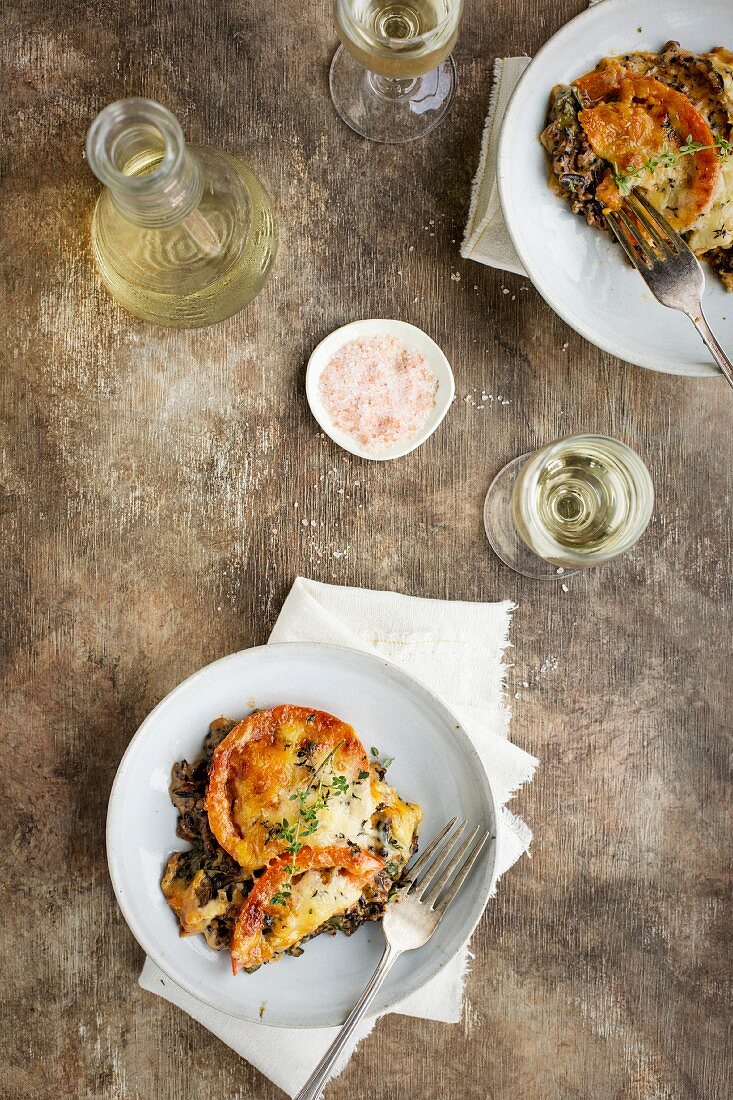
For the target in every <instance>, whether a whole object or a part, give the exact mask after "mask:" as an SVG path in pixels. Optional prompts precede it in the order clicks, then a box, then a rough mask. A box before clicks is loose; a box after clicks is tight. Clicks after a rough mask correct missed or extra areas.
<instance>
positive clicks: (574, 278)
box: [497, 0, 733, 377]
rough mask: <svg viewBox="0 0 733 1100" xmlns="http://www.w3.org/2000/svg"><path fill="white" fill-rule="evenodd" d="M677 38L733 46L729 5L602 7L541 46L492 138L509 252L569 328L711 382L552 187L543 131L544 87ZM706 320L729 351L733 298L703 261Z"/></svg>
mask: <svg viewBox="0 0 733 1100" xmlns="http://www.w3.org/2000/svg"><path fill="white" fill-rule="evenodd" d="M671 38H674V39H676V40H677V41H678V42H680V43H681V44H682V46H683V47H685V48H686V49H690V50H694V51H696V52H703V51H706V50H709V49H711V48H712V47H713V46H727V47H729V48H730V49H733V3H732V2H731V0H695V2H692V3H691V2H690V0H602V2H601V3H600V4H597V5H596V6H595V7H592V8H589V9H588V11H585V12H583V13H582V14H581V15H578V16H576V18H575V19H573V20H572V21H571V22H570V23H568V24H567V26H565V27H563V28H562V30H560V31H558V33H557V34H556V35H555V36H554V37H553V38H551V39H550V41H549V42H548V43H547V44H546V45H545V46H543V48H542V49H541V50H540V51H539V53H538V54H537V56H536V57H535V58H534V60H533V61H532V62H531V64H530V65H529V66H528V68H527V70H526V72H525V73H524V75H523V77H522V79H521V80H520V82H519V84H518V85H517V88H516V90H515V92H514V95H513V97H512V99H511V102H510V104H509V107H508V109H507V112H506V116H505V119H504V124H503V127H502V132H501V137H500V141H499V153H498V167H497V172H498V180H499V193H500V196H501V205H502V209H503V211H504V217H505V219H506V223H507V226H508V229H509V232H510V234H511V237H512V240H513V242H514V246H515V248H516V250H517V253H518V254H519V257H520V259H521V261H522V264H523V265H524V268H525V270H526V271H527V274H528V275H529V277H530V279H531V280H532V282H533V283H534V285H535V287H536V288H537V290H538V291H539V292H540V294H541V295H542V297H543V298H544V299H545V301H547V302H548V303H549V305H551V306H552V308H553V309H554V310H555V311H556V313H559V314H560V316H561V317H562V318H563V320H565V321H567V323H568V324H569V325H571V326H572V327H573V328H574V329H575V330H576V332H579V333H580V334H581V336H584V337H585V338H586V339H587V340H590V341H591V343H593V344H596V345H597V346H598V347H599V348H603V349H604V351H609V352H611V354H613V355H617V356H618V357H619V358H620V359H625V360H627V361H628V362H629V363H637V364H638V365H639V366H640V367H649V368H651V369H652V370H659V371H665V372H666V373H668V374H695V375H717V376H718V377H721V376H720V374H719V371H718V369H717V367H716V366H715V365H714V364H713V362H712V360H711V359H710V357H709V356H708V354H707V352H706V351H705V348H704V346H703V344H702V341H701V340H700V337H699V336H698V335H697V333H696V332H695V330H694V328H693V327H692V325H691V323H690V322H689V321H688V320H687V318H686V317H684V316H683V314H681V313H677V312H675V311H674V310H671V309H667V308H665V307H664V306H662V305H660V304H659V303H658V302H657V301H656V299H655V298H654V297H653V296H652V294H651V292H650V291H649V290H647V287H646V284H645V283H644V282H643V280H642V278H641V276H640V275H639V274H638V273H637V272H636V271H634V270H633V268H632V267H631V266H630V265H629V264H627V263H626V262H625V260H624V258H623V256H622V253H621V250H620V248H618V246H616V245H615V244H613V243H612V241H611V237H610V235H609V234H607V233H601V232H599V231H598V230H597V229H591V228H590V226H588V225H586V222H585V219H584V218H581V217H579V216H578V215H575V214H573V213H572V211H571V210H570V207H569V206H568V205H567V203H566V202H565V201H563V199H562V198H560V197H559V196H557V195H555V194H554V193H553V192H552V191H551V190H550V188H549V187H548V184H547V180H548V175H549V168H548V164H547V160H546V157H545V152H544V149H543V148H542V146H541V145H540V140H539V135H540V133H541V132H542V130H543V129H544V125H545V118H546V114H547V105H548V101H549V96H550V92H551V90H552V87H553V85H555V84H559V83H562V84H568V83H570V82H571V81H572V80H573V79H575V78H577V77H578V76H581V75H582V74H583V73H585V72H587V71H588V70H589V69H593V68H595V66H596V64H597V63H598V61H600V59H601V58H602V57H604V56H605V57H608V56H614V55H616V54H622V53H627V52H630V51H636V50H657V49H659V48H660V47H661V46H662V45H664V43H665V42H667V41H668V40H669V39H671ZM702 266H703V269H704V270H705V277H706V282H707V290H706V293H705V299H704V305H705V312H706V314H707V317H708V320H709V321H710V324H711V325H712V327H713V329H714V330H715V332H716V335H717V336H718V339H719V340H720V342H721V343H722V344H723V347H725V348H727V349H728V351H729V352H730V351H732V350H733V294H730V293H728V292H726V290H725V289H724V288H723V286H722V284H721V283H720V281H719V280H718V278H717V276H716V275H714V273H713V272H712V270H711V269H710V268H708V266H707V265H706V264H705V263H704V262H703V265H702Z"/></svg>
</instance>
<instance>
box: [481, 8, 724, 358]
mask: <svg viewBox="0 0 733 1100" xmlns="http://www.w3.org/2000/svg"><path fill="white" fill-rule="evenodd" d="M654 2H656V3H657V4H661V3H662V0H654ZM708 2H709V0H708ZM713 2H715V6H716V7H724V5H723V4H722V3H720V2H716V0H713ZM638 7H639V0H603V2H602V3H596V4H592V5H591V6H590V7H588V8H586V9H585V10H583V11H581V12H579V13H578V14H577V15H576V16H574V17H573V18H572V19H570V20H569V21H568V22H567V23H565V24H563V26H562V27H560V28H559V29H558V30H557V31H556V32H555V33H554V34H553V35H552V36H551V37H550V38H548V40H547V42H545V43H544V45H543V46H541V47H540V49H539V50H538V51H537V53H536V54H535V55H534V56H533V57H532V59H531V60H530V62H529V64H528V65H527V68H526V69H525V71H524V72H523V73H522V75H521V77H520V78H519V80H518V81H517V86H516V88H515V89H514V91H513V92H512V94H511V96H510V98H509V103H508V104H507V108H506V112H505V114H504V119H503V121H502V124H501V128H500V131H499V143H498V148H497V160H496V179H497V185H498V188H499V201H500V204H501V209H502V214H503V217H504V221H505V223H506V227H507V230H508V232H509V236H510V238H511V241H512V244H513V245H514V248H515V251H516V253H517V255H518V256H519V259H520V260H521V263H522V266H523V267H524V268H525V270H526V272H527V277H528V278H529V280H530V282H531V283H532V285H533V286H534V288H535V290H536V291H537V292H538V293H539V294H540V295H541V297H542V298H544V300H545V301H546V302H547V304H548V305H549V306H550V308H551V309H552V310H553V311H554V312H555V313H556V314H557V315H558V316H559V317H560V318H561V319H562V320H563V321H565V323H566V324H567V325H569V326H570V328H572V329H573V330H574V331H575V332H577V333H578V335H580V336H582V337H583V339H585V340H587V341H588V342H589V343H590V344H593V345H595V347H597V348H600V349H601V351H605V352H608V353H609V354H610V355H613V356H614V357H615V358H616V359H620V360H621V362H624V363H631V364H632V365H634V366H637V367H643V368H644V369H646V370H652V371H656V372H657V373H658V374H667V375H670V376H673V377H674V376H676V377H679V378H717V379H722V378H723V375H722V372H721V371H719V370H718V369H717V367H716V366H715V365H714V364H713V363H710V364H707V363H704V362H701V363H700V365H699V366H698V367H693V366H692V365H690V364H684V366H683V367H681V368H678V369H676V370H672V369H670V366H669V364H670V360H669V358H668V357H654V356H647V355H643V354H641V353H633V351H632V352H631V354H629V355H626V354H625V351H624V354H623V355H622V354H620V349H619V347H618V345H615V344H614V343H613V340H612V338H607V337H606V336H605V335H603V334H601V333H599V332H598V330H597V329H595V328H593V327H592V326H590V325H586V324H585V323H584V321H583V318H582V315H581V314H579V313H575V312H573V311H572V310H571V309H570V307H569V306H566V305H565V303H564V302H563V301H562V300H560V299H559V298H556V297H555V296H554V294H553V292H552V287H551V282H550V280H549V279H545V278H544V276H543V275H542V274H540V273H538V270H537V267H536V265H535V264H534V257H533V253H532V252H531V250H530V249H529V248H524V247H523V244H522V243H520V240H519V236H518V231H517V230H516V228H515V225H514V223H513V221H512V219H511V217H508V216H507V210H509V211H511V210H512V206H511V200H510V198H509V195H510V188H509V181H510V171H509V169H508V167H507V165H508V163H509V154H508V150H509V148H510V133H509V131H510V127H509V125H508V123H509V122H510V119H511V116H512V114H513V112H515V111H516V110H517V109H518V108H517V104H519V103H520V102H521V94H522V92H523V89H524V86H525V85H526V84H529V77H530V74H531V73H532V69H533V68H535V70H536V69H537V68H539V62H540V61H542V60H543V59H544V56H545V55H546V54H550V53H551V52H552V49H553V48H554V47H555V46H556V45H557V43H558V41H563V40H565V39H570V40H572V38H573V36H574V34H575V32H576V31H577V29H578V27H579V26H581V27H582V26H584V25H585V23H588V24H590V25H592V24H593V22H594V21H595V20H599V19H601V18H604V16H603V15H602V13H603V12H605V13H606V14H607V13H608V12H609V10H618V11H620V12H623V13H624V14H625V13H626V11H632V12H638ZM636 18H637V19H638V18H639V16H638V15H637V16H636ZM599 56H600V55H599ZM548 95H549V90H548Z"/></svg>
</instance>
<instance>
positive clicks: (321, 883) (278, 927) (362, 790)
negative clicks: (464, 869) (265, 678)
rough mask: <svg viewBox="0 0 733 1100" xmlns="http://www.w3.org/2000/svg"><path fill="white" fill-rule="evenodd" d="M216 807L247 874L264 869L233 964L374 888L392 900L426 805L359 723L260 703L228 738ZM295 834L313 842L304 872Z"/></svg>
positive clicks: (216, 774)
mask: <svg viewBox="0 0 733 1100" xmlns="http://www.w3.org/2000/svg"><path fill="white" fill-rule="evenodd" d="M206 808H207V812H208V817H209V824H210V826H211V830H212V832H213V833H214V836H215V837H216V839H217V840H218V842H219V844H221V846H222V847H223V848H224V849H225V850H226V851H227V852H228V853H229V855H230V856H232V858H233V859H235V860H237V862H238V863H239V864H240V865H241V867H242V868H243V872H244V874H245V875H246V876H251V875H253V874H254V873H255V872H258V871H261V870H262V869H263V868H266V870H265V872H264V874H262V875H261V876H260V877H259V878H257V879H256V882H255V885H254V887H253V888H252V890H251V892H250V894H249V895H248V897H247V899H246V901H245V903H244V905H243V906H242V909H241V911H240V914H239V916H238V918H237V922H236V925H235V931H234V935H233V938H232V960H233V966H234V970H235V973H236V971H237V970H238V969H241V968H245V969H248V970H249V969H252V968H253V967H256V966H259V965H261V964H262V963H263V962H268V961H270V959H272V958H274V957H277V955H279V954H282V952H283V951H287V950H289V949H290V948H292V947H294V946H295V945H296V944H297V943H299V942H300V941H301V940H302V939H305V938H306V937H308V936H310V935H313V934H314V933H315V932H316V931H318V930H319V929H320V928H321V927H322V926H323V925H324V924H325V923H326V922H327V921H328V920H329V919H331V918H332V917H334V916H340V915H342V914H343V913H345V912H347V910H349V909H352V908H353V907H354V906H355V905H356V904H357V903H358V902H359V900H360V898H361V897H362V896H363V895H365V892H366V896H367V898H368V900H370V901H371V900H379V901H383V900H386V889H387V888H388V885H389V882H390V881H391V880H393V879H396V878H398V877H399V875H400V873H401V871H402V869H403V868H404V866H405V865H406V863H407V861H408V860H409V858H410V855H411V854H412V851H413V849H414V845H415V837H416V833H417V829H418V826H419V824H420V821H421V819H422V810H421V809H420V807H419V806H417V805H416V804H414V803H410V802H405V801H403V799H401V798H400V797H399V795H398V794H397V792H396V791H395V789H394V787H392V786H390V784H389V783H387V782H386V781H385V780H384V778H383V775H382V769H381V768H380V767H379V765H378V764H377V763H376V762H375V761H370V759H369V758H368V757H367V755H366V753H365V751H364V747H363V745H362V744H361V742H360V741H359V739H358V737H357V736H356V734H355V733H354V730H353V729H352V727H351V726H348V725H347V724H346V723H345V722H341V721H340V720H339V719H338V718H334V717H333V715H330V714H326V713H324V712H322V711H313V710H308V709H306V708H303V707H295V706H281V707H275V708H273V709H272V710H269V711H256V712H255V713H254V714H251V715H250V716H249V717H248V718H245V719H244V721H243V722H240V723H239V725H238V726H235V728H234V729H233V730H231V732H230V733H229V734H228V735H227V736H226V737H225V738H224V740H223V741H222V742H221V744H220V745H219V746H218V748H217V749H216V751H215V752H214V756H213V760H212V767H211V772H210V776H209V785H208V790H207V796H206ZM291 839H293V840H295V841H296V842H297V843H299V844H301V845H303V846H304V847H303V849H302V851H300V853H299V855H298V860H297V862H298V873H297V874H296V873H293V871H292V870H290V871H288V872H287V873H286V870H285V869H286V868H291V867H292V856H291V855H290V854H288V852H289V850H290V849H289V843H290V840H291ZM383 868H384V875H383V876H382V878H380V881H379V883H377V884H376V885H375V882H376V879H375V876H377V875H379V873H380V872H381V871H382V869H383ZM282 881H286V882H287V889H286V890H285V891H284V892H281V891H280V886H279V885H278V884H279V883H281V882H282ZM385 884H386V885H385ZM280 893H282V896H279V900H278V901H277V902H276V903H273V902H272V899H273V897H274V896H275V895H279V894H280Z"/></svg>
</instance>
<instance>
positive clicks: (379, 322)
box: [305, 317, 455, 462]
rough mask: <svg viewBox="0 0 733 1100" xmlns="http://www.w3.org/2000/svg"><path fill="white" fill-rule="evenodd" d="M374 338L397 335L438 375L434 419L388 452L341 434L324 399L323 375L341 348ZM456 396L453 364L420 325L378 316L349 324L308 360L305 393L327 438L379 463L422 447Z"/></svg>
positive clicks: (321, 345)
mask: <svg viewBox="0 0 733 1100" xmlns="http://www.w3.org/2000/svg"><path fill="white" fill-rule="evenodd" d="M374 336H393V337H394V338H395V340H401V341H402V343H403V344H404V345H405V347H406V348H408V350H409V351H416V352H418V353H419V354H420V355H422V356H423V358H424V359H425V362H426V363H427V364H428V366H429V367H430V370H431V371H432V372H433V374H434V375H435V379H436V381H437V383H438V385H437V388H436V390H435V404H434V406H433V408H432V410H431V413H430V416H429V417H428V419H427V420H426V421H425V427H424V428H423V430H422V431H421V432H420V433H419V434H418V435H416V436H413V437H412V439H409V440H408V441H407V442H406V443H398V444H397V445H396V446H394V447H390V448H389V449H387V450H385V451H379V452H375V451H365V450H364V448H363V447H362V446H361V445H360V444H359V443H357V441H356V440H355V439H354V438H353V437H352V436H350V435H347V434H346V432H342V431H339V429H338V428H336V427H335V426H334V423H333V421H332V419H331V416H330V413H329V412H328V410H327V409H326V407H325V405H324V403H323V399H322V397H321V387H320V385H319V382H320V379H321V372H322V371H323V368H324V367H325V366H326V363H328V361H329V359H331V358H332V357H333V356H334V355H335V354H336V352H337V351H338V350H339V348H342V347H343V346H344V344H348V343H349V341H350V340H368V339H370V338H371V337H374ZM454 393H455V381H454V379H453V371H452V370H451V366H450V363H449V362H448V360H447V359H446V357H445V355H444V354H443V352H442V351H441V349H440V348H439V347H438V345H437V344H436V343H435V340H433V339H431V337H430V336H428V334H427V332H423V330H422V329H421V328H418V327H417V326H416V325H410V324H408V323H407V321H390V320H387V319H381V318H377V317H371V318H369V319H367V320H364V321H351V322H350V324H348V325H342V326H341V328H337V329H334V331H333V332H331V333H329V334H328V336H326V338H325V339H324V340H321V342H320V344H318V346H317V347H316V348H314V350H313V353H312V354H311V357H310V359H309V360H308V369H307V370H306V374H305V394H306V397H307V398H308V404H309V405H310V409H311V412H312V413H313V415H314V416H315V418H316V420H317V421H318V423H319V424H320V426H321V427H322V428H323V430H324V432H325V433H326V435H328V436H330V437H331V439H332V440H333V441H334V443H338V445H339V447H343V449H344V450H345V451H350V452H351V454H353V455H358V456H359V458H369V459H373V460H376V461H378V462H384V461H386V460H387V459H390V458H402V456H403V455H406V454H409V453H410V451H414V450H415V448H416V447H419V446H420V444H421V443H424V442H425V440H426V439H428V438H429V437H430V436H431V435H432V434H433V432H434V431H435V429H436V428H437V427H438V425H439V424H440V423H441V421H442V420H443V417H444V416H445V414H446V413H447V412H448V409H449V408H450V405H451V401H452V400H453V395H454Z"/></svg>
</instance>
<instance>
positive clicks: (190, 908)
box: [160, 853, 244, 950]
mask: <svg viewBox="0 0 733 1100" xmlns="http://www.w3.org/2000/svg"><path fill="white" fill-rule="evenodd" d="M180 861H181V855H180V853H176V854H174V855H172V856H171V858H170V859H169V860H168V865H167V867H166V869H165V874H164V875H163V879H162V881H161V884H160V887H161V890H162V891H163V893H164V894H165V898H166V900H167V902H168V904H169V905H170V907H171V909H172V910H173V912H174V913H175V914H176V916H177V917H178V923H179V924H180V926H181V935H182V936H195V935H196V934H197V933H201V934H202V935H203V936H205V937H206V941H207V943H208V944H209V946H210V947H213V948H214V949H215V950H216V949H218V948H219V947H220V946H221V945H220V944H219V943H218V942H217V940H216V934H215V932H214V931H213V930H212V928H211V922H212V921H214V920H216V918H217V917H225V916H227V915H228V914H230V913H231V910H232V906H233V905H234V906H237V905H241V904H242V902H243V900H244V899H243V895H242V893H241V890H239V889H237V890H236V891H235V893H234V896H233V898H232V899H231V900H230V899H229V898H228V897H227V895H226V891H224V890H219V891H218V892H217V894H216V896H215V897H212V898H210V900H209V901H208V902H206V903H205V904H203V905H202V903H201V900H200V892H201V889H202V887H203V886H204V882H205V878H206V874H205V872H204V871H197V872H196V874H195V875H194V876H193V878H192V879H191V880H190V881H187V880H186V878H185V876H183V875H181V874H180V873H179V865H180Z"/></svg>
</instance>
